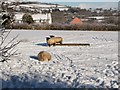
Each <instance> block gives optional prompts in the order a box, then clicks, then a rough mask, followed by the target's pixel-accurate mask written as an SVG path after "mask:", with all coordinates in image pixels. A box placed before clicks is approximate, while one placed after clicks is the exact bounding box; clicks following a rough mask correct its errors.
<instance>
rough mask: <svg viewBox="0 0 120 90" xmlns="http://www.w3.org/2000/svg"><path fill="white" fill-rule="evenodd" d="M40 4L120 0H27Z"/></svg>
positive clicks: (117, 0)
mask: <svg viewBox="0 0 120 90" xmlns="http://www.w3.org/2000/svg"><path fill="white" fill-rule="evenodd" d="M27 1H40V2H119V0H27Z"/></svg>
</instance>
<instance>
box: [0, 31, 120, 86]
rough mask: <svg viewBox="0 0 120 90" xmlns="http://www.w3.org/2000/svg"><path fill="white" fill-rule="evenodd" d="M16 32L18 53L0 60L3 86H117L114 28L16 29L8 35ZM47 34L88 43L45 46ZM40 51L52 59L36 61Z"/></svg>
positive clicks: (67, 40) (12, 35) (65, 40)
mask: <svg viewBox="0 0 120 90" xmlns="http://www.w3.org/2000/svg"><path fill="white" fill-rule="evenodd" d="M17 34H19V38H18V40H22V41H23V42H21V43H20V44H19V45H18V46H17V49H18V53H19V54H18V55H16V56H14V57H12V59H11V60H9V61H8V62H4V63H0V64H1V66H2V67H0V70H1V71H2V77H1V80H2V86H3V88H45V87H46V88H56V87H57V88H63V87H64V88H68V87H72V88H73V87H75V88H83V87H86V88H96V87H97V88H101V87H104V88H106V87H109V88H111V87H112V88H118V32H110V31H109V32H106V31H100V32H99V31H98V32H96V31H50V30H49V31H45V30H41V31H20V30H19V31H17V30H16V31H12V32H11V34H10V36H9V37H14V36H16V35H17ZM49 35H55V36H61V37H63V38H64V41H63V43H68V42H69V43H90V46H55V47H48V46H47V44H46V41H45V37H46V36H49ZM9 39H10V38H8V41H9ZM119 42H120V41H119ZM40 51H47V52H49V53H51V55H52V60H51V61H49V62H40V61H38V60H37V57H36V56H37V54H38V53H39V52H40Z"/></svg>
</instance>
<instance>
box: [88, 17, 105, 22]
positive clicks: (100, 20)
mask: <svg viewBox="0 0 120 90" xmlns="http://www.w3.org/2000/svg"><path fill="white" fill-rule="evenodd" d="M88 19H89V20H93V21H95V22H103V21H104V19H105V17H104V16H93V17H88Z"/></svg>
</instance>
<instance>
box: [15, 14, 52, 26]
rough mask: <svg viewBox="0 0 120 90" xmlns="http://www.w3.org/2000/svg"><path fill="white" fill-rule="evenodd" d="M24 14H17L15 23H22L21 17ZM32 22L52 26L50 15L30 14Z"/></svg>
mask: <svg viewBox="0 0 120 90" xmlns="http://www.w3.org/2000/svg"><path fill="white" fill-rule="evenodd" d="M24 14H25V13H17V14H15V17H14V19H15V22H18V23H22V22H23V21H22V17H23V15H24ZM32 17H33V20H34V22H35V23H48V24H52V17H51V13H46V14H32Z"/></svg>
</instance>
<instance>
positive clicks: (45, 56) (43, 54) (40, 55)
mask: <svg viewBox="0 0 120 90" xmlns="http://www.w3.org/2000/svg"><path fill="white" fill-rule="evenodd" d="M51 58H52V56H51V55H50V53H48V52H46V51H41V52H39V53H38V60H39V61H50V60H51Z"/></svg>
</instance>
